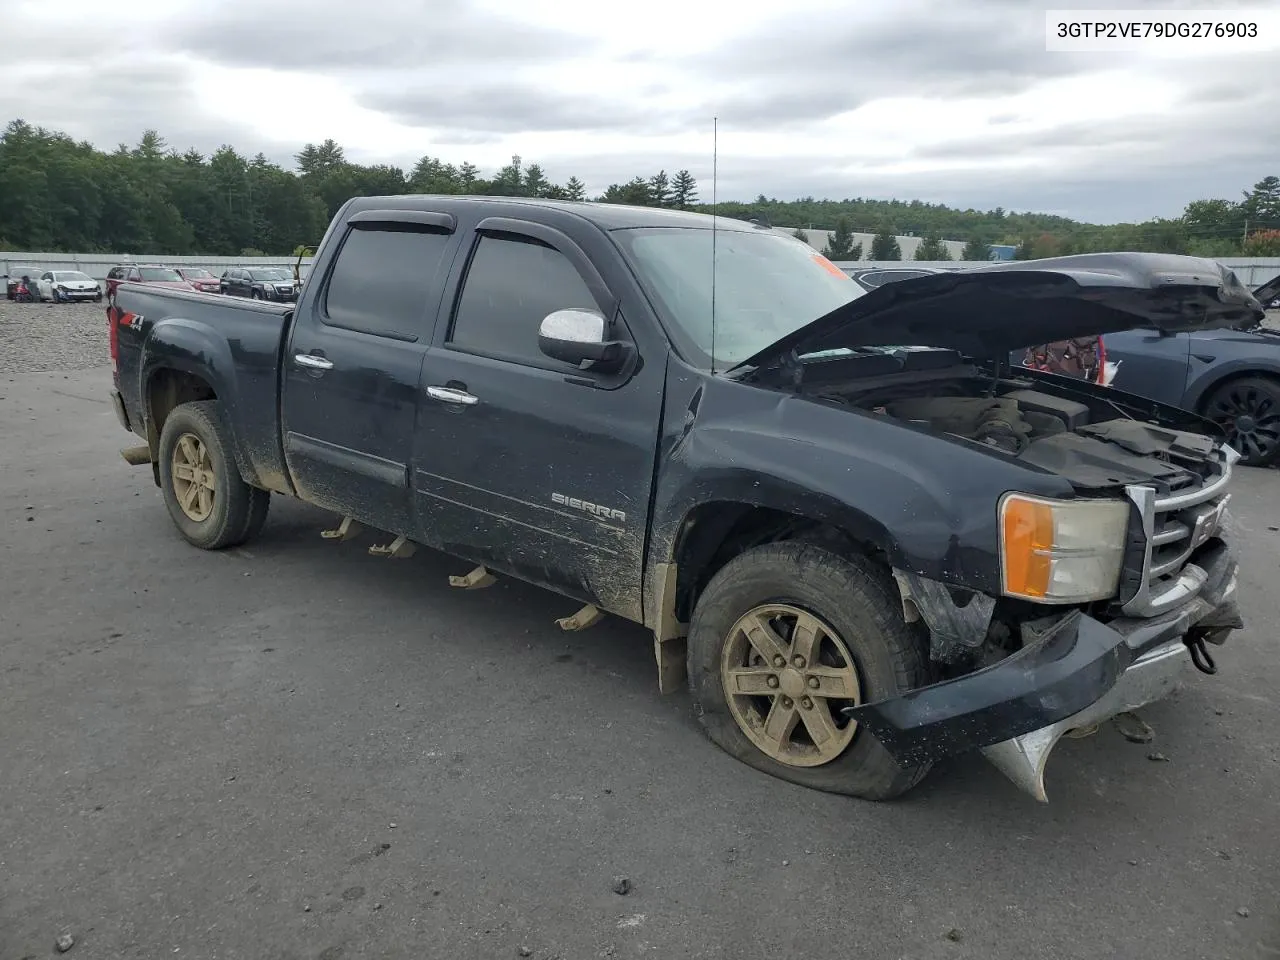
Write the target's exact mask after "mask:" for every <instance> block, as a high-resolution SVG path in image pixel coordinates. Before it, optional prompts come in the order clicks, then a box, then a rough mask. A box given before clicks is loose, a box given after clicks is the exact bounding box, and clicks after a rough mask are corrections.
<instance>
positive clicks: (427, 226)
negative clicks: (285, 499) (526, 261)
mask: <svg viewBox="0 0 1280 960" xmlns="http://www.w3.org/2000/svg"><path fill="white" fill-rule="evenodd" d="M453 226H454V219H453V217H452V216H451V215H449V214H444V213H425V212H418V211H404V210H395V211H378V210H369V211H364V212H362V213H358V214H356V215H354V216H352V217H351V219H350V220H349V221H348V222H347V224H345V225H344V227H343V228H342V229H344V230H345V235H342V236H339V237H337V238H336V239H335V241H334V244H335V248H336V250H337V253H336V255H335V256H333V257H331V258H329V260H328V263H327V264H326V265H325V273H324V275H323V276H317V277H316V278H315V283H314V289H311V290H308V294H307V297H306V299H305V300H304V302H303V303H302V304H300V305H299V307H298V314H297V320H296V321H295V323H294V325H293V328H292V330H291V332H290V335H289V342H288V343H287V345H286V350H285V356H284V372H283V380H284V383H283V401H282V423H283V431H284V445H285V458H286V460H287V462H288V465H289V470H290V472H291V473H292V475H293V478H294V481H295V483H296V485H297V487H298V490H299V492H300V493H301V494H302V496H303V498H304V499H306V500H309V501H311V502H313V503H318V504H321V505H323V506H327V507H329V508H330V509H332V510H335V511H337V512H340V513H344V514H348V515H351V516H354V517H355V518H356V519H358V520H360V521H363V522H365V523H368V524H371V525H373V526H376V527H378V528H380V529H382V530H388V531H391V532H393V533H396V534H405V535H409V534H411V533H412V529H413V525H412V522H411V517H412V504H411V501H410V498H409V474H408V471H409V466H408V464H409V455H410V450H411V448H412V445H413V437H414V422H415V419H416V416H417V409H418V383H419V379H420V368H421V365H422V357H423V353H424V352H425V351H426V348H427V344H428V343H429V342H430V339H431V331H432V326H433V324H434V320H435V315H436V311H437V309H438V305H439V301H440V294H441V290H442V283H443V278H444V275H445V274H447V271H448V265H449V258H450V257H451V255H452V252H453V248H454V242H455V240H454V230H453Z"/></svg>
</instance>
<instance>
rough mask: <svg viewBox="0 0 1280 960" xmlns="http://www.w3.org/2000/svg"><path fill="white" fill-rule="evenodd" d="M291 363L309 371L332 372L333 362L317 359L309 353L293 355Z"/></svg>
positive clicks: (322, 358) (321, 358)
mask: <svg viewBox="0 0 1280 960" xmlns="http://www.w3.org/2000/svg"><path fill="white" fill-rule="evenodd" d="M293 362H294V363H296V364H297V365H298V366H300V367H307V368H308V369H311V370H332V369H333V361H332V360H326V359H325V358H324V357H317V356H315V355H313V354H310V353H295V354H294V355H293Z"/></svg>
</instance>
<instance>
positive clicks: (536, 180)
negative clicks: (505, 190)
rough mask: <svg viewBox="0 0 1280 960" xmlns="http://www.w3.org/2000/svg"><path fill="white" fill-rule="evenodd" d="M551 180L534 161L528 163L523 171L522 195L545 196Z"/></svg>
mask: <svg viewBox="0 0 1280 960" xmlns="http://www.w3.org/2000/svg"><path fill="white" fill-rule="evenodd" d="M550 186H551V181H550V180H548V179H547V177H546V174H544V173H543V172H542V167H540V166H538V165H537V164H536V163H531V164H529V166H528V168H527V169H526V170H525V172H524V195H525V196H526V197H545V196H546V195H547V193H546V191H547V188H548V187H550Z"/></svg>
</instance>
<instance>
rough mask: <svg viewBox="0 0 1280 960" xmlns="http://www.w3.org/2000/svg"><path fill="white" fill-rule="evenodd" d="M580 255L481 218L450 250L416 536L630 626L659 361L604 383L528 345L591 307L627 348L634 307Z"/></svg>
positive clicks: (565, 244)
mask: <svg viewBox="0 0 1280 960" xmlns="http://www.w3.org/2000/svg"><path fill="white" fill-rule="evenodd" d="M594 229H595V228H593V227H589V226H588V225H586V224H585V223H584V224H583V228H582V231H581V232H582V233H586V232H588V231H590V230H594ZM597 236H598V234H597ZM586 245H587V241H586V240H585V239H584V242H583V244H582V245H580V244H579V243H578V242H576V241H575V239H573V238H571V237H570V236H569V235H568V234H566V233H563V232H560V231H558V230H554V229H552V228H550V227H547V226H545V225H543V224H537V223H528V222H525V221H520V220H513V219H507V218H501V219H498V218H491V219H487V220H482V221H481V222H480V224H479V225H478V227H477V231H476V232H475V234H473V236H472V238H471V239H470V240H469V241H468V247H469V249H468V250H467V251H466V255H465V256H464V255H462V254H461V253H460V255H459V257H458V264H459V266H458V268H457V269H456V270H455V273H454V278H453V279H452V280H451V281H450V285H449V291H448V293H447V294H446V298H447V302H448V304H449V309H446V310H445V311H444V316H445V319H447V321H448V322H447V323H446V322H445V321H444V320H442V322H441V323H440V324H438V325H437V330H436V344H437V345H436V346H434V347H433V348H432V349H431V350H430V351H429V352H428V353H427V356H426V358H425V360H424V362H423V370H422V393H421V396H422V407H421V413H420V415H419V422H418V431H417V440H416V444H415V446H414V452H413V464H412V466H413V482H414V487H415V490H416V493H417V497H416V499H417V505H418V506H417V509H418V523H419V534H418V538H419V539H420V540H422V542H424V543H432V544H434V545H437V546H440V547H442V548H443V549H445V550H447V551H449V552H451V553H455V554H458V555H460V556H464V557H469V558H471V559H473V560H476V561H478V562H481V563H486V564H489V565H491V566H493V567H494V568H495V569H497V570H506V571H509V572H512V573H514V574H515V575H517V576H521V577H523V578H525V579H527V580H530V581H532V582H534V583H540V584H542V585H545V586H549V587H551V588H553V589H556V590H559V591H561V592H563V593H565V594H568V595H570V596H574V597H578V598H580V599H582V600H585V601H590V602H594V603H598V604H600V606H602V607H603V608H604V609H606V610H610V611H612V612H614V613H619V614H621V615H623V616H629V617H632V618H633V619H638V618H639V615H640V609H639V597H640V583H641V567H642V561H643V550H644V535H645V530H646V520H647V513H648V505H649V495H650V489H651V484H652V479H653V463H654V455H655V450H656V446H657V434H658V424H659V418H660V415H661V405H662V391H663V377H664V372H665V364H664V362H663V361H664V359H665V355H663V354H660V353H659V352H658V351H657V350H653V351H652V354H653V355H651V356H639V354H638V353H637V359H636V361H635V362H634V363H633V364H632V365H630V366H629V367H628V368H626V369H625V370H623V371H622V372H621V373H618V374H612V375H606V374H599V373H591V372H589V371H583V370H580V369H578V368H577V367H574V366H571V365H569V364H567V363H563V362H561V361H557V360H553V359H551V358H550V357H547V356H546V355H544V354H543V353H542V352H541V351H540V350H539V349H538V328H539V326H540V325H541V322H542V320H543V318H544V317H546V316H547V315H548V314H550V313H552V312H554V311H556V310H561V309H566V308H570V307H588V308H590V307H594V308H597V309H599V310H600V311H602V312H603V313H604V315H605V317H606V318H609V319H611V320H613V321H614V325H613V332H612V337H613V338H616V339H620V340H627V341H630V342H631V343H633V344H636V345H637V350H639V344H638V343H637V341H636V338H635V337H634V336H633V333H634V331H633V330H631V329H629V328H628V325H627V321H626V318H625V316H624V313H625V312H626V311H628V310H632V311H633V312H634V313H636V314H639V313H640V312H641V309H642V307H641V304H640V302H639V301H638V300H628V299H625V298H624V299H620V298H619V296H618V293H619V292H620V291H618V290H617V289H616V288H611V287H610V285H609V284H607V283H606V282H605V280H604V279H603V277H602V275H601V270H598V269H597V268H596V267H595V266H594V265H593V263H592V261H591V260H590V259H588V257H587V255H586V254H585V253H584V246H586ZM621 285H622V284H621V282H619V283H618V286H621ZM619 303H621V304H622V306H621V309H619V306H618V304H619Z"/></svg>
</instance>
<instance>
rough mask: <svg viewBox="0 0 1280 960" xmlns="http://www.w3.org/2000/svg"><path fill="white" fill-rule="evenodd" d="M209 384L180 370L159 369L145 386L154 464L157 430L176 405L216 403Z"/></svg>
mask: <svg viewBox="0 0 1280 960" xmlns="http://www.w3.org/2000/svg"><path fill="white" fill-rule="evenodd" d="M217 397H218V394H217V392H216V391H215V390H214V389H213V387H211V386H210V385H209V383H208V381H206V380H204V379H203V378H201V377H198V376H196V375H195V374H193V373H184V372H183V371H181V370H158V371H156V373H155V374H154V375H153V376H152V377H151V381H150V383H148V385H147V443H148V445H150V447H151V459H152V460H153V461H154V460H155V459H156V457H157V456H158V455H159V453H160V431H162V430H163V429H164V422H165V420H166V419H168V416H169V414H170V413H172V412H173V409H174V408H175V407H177V406H180V405H182V404H184V403H192V402H194V401H196V400H216V399H217Z"/></svg>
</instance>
